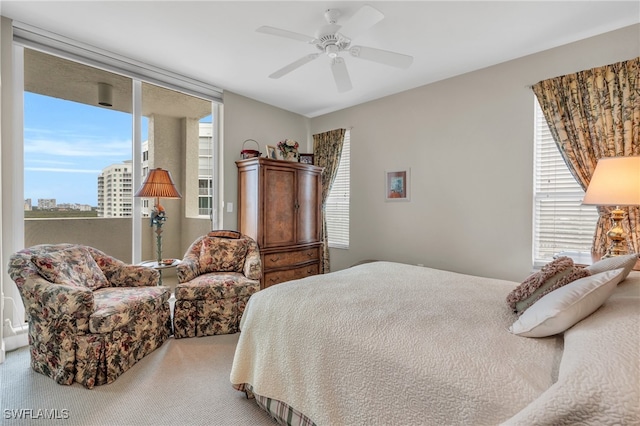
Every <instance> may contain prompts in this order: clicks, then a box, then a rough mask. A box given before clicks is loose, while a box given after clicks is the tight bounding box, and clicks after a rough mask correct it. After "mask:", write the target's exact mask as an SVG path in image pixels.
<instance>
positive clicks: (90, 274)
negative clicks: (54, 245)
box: [31, 247, 109, 290]
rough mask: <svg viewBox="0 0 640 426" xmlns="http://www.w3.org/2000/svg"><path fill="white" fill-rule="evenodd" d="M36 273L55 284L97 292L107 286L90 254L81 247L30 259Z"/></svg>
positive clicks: (38, 255)
mask: <svg viewBox="0 0 640 426" xmlns="http://www.w3.org/2000/svg"><path fill="white" fill-rule="evenodd" d="M31 261H32V262H33V263H34V264H35V265H36V267H37V268H38V273H39V274H40V275H42V276H43V277H44V278H45V279H47V280H49V281H51V282H52V283H56V284H67V285H69V284H71V285H74V286H77V287H86V288H88V289H90V290H97V289H99V288H101V287H107V286H108V285H109V283H108V281H107V278H106V277H105V276H104V274H103V273H102V270H101V269H100V268H99V267H98V264H97V263H96V261H95V260H94V259H93V257H91V254H89V252H88V251H87V250H86V249H85V248H83V247H72V248H68V249H65V250H60V251H52V252H48V253H38V254H34V255H33V256H32V257H31Z"/></svg>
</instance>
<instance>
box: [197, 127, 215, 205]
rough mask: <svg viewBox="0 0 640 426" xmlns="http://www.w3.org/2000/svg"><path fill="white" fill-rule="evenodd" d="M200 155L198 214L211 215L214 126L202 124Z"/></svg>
mask: <svg viewBox="0 0 640 426" xmlns="http://www.w3.org/2000/svg"><path fill="white" fill-rule="evenodd" d="M199 136H200V139H199V142H198V143H199V151H198V152H199V155H198V214H199V215H200V216H210V215H211V200H212V197H213V188H212V183H213V182H212V178H213V176H212V175H211V171H212V170H213V143H212V141H213V125H212V124H211V123H200V135H199Z"/></svg>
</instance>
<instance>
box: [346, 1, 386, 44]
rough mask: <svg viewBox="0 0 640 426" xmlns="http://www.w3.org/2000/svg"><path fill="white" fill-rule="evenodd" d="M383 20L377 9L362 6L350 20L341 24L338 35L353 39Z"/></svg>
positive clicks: (382, 15)
mask: <svg viewBox="0 0 640 426" xmlns="http://www.w3.org/2000/svg"><path fill="white" fill-rule="evenodd" d="M382 19H384V14H383V13H382V12H380V11H379V10H378V9H376V8H374V7H371V6H369V5H364V6H362V7H361V8H360V9H358V10H357V11H356V13H354V14H353V16H352V17H351V19H349V20H348V21H347V22H345V23H343V24H342V28H340V33H342V34H344V35H345V36H347V37H349V38H351V39H353V38H355V37H357V36H358V35H360V34H361V33H363V32H365V31H366V30H368V29H369V28H371V27H373V26H374V25H375V24H377V23H378V22H380V21H382Z"/></svg>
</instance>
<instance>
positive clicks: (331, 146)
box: [313, 129, 346, 274]
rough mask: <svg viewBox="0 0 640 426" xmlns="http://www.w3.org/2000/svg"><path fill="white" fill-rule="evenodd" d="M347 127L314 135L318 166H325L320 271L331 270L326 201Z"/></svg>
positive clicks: (323, 171) (315, 155)
mask: <svg viewBox="0 0 640 426" xmlns="http://www.w3.org/2000/svg"><path fill="white" fill-rule="evenodd" d="M345 133H346V129H336V130H331V131H329V132H324V133H319V134H317V135H313V154H314V163H315V165H316V166H320V167H323V168H324V169H323V170H322V233H321V237H320V238H321V241H322V242H323V243H324V245H323V249H322V262H321V264H320V273H321V274H325V273H327V272H329V271H330V270H331V269H330V261H329V244H328V241H327V219H326V216H325V203H326V201H327V197H328V196H329V191H330V190H331V185H333V181H334V180H335V178H336V172H337V171H338V165H339V164H340V156H341V155H342V144H343V142H344V135H345Z"/></svg>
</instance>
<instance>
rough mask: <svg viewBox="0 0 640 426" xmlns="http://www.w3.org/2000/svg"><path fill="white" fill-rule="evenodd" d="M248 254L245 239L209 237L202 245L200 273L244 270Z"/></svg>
mask: <svg viewBox="0 0 640 426" xmlns="http://www.w3.org/2000/svg"><path fill="white" fill-rule="evenodd" d="M246 255H247V242H246V241H245V240H244V239H239V240H233V239H228V238H218V237H207V238H205V239H203V240H202V246H201V247H200V273H202V274H204V273H207V272H242V268H243V267H244V260H245V257H246Z"/></svg>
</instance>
